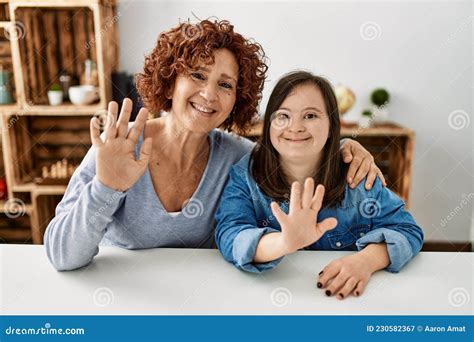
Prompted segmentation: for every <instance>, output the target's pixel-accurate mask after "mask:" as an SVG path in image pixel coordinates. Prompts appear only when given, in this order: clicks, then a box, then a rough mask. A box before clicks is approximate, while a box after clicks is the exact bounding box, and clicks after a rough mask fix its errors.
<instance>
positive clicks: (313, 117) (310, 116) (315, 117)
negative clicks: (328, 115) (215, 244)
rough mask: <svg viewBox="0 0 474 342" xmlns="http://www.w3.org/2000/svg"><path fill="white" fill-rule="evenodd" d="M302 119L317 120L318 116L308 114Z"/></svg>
mask: <svg viewBox="0 0 474 342" xmlns="http://www.w3.org/2000/svg"><path fill="white" fill-rule="evenodd" d="M304 118H305V119H308V120H312V119H317V118H318V115H316V114H315V113H308V114H306V115H305V116H304Z"/></svg>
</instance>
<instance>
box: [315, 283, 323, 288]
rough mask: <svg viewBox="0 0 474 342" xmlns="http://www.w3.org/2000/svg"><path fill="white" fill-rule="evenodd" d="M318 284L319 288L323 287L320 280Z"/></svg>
mask: <svg viewBox="0 0 474 342" xmlns="http://www.w3.org/2000/svg"><path fill="white" fill-rule="evenodd" d="M316 286H317V287H318V289H320V288H321V287H323V284H321V283H320V282H319V281H318V283H317V284H316Z"/></svg>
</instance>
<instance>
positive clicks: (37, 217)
mask: <svg viewBox="0 0 474 342" xmlns="http://www.w3.org/2000/svg"><path fill="white" fill-rule="evenodd" d="M116 15H117V9H116V1H115V0H68V1H65V0H10V1H8V0H0V34H1V33H2V31H1V30H2V29H3V30H8V28H10V27H12V26H11V25H14V23H15V22H21V23H22V34H23V33H24V36H22V39H11V41H10V45H7V44H4V45H5V46H4V47H2V48H3V50H2V51H3V54H2V57H3V58H6V59H8V62H9V63H10V64H9V68H8V69H7V70H10V71H11V72H12V77H11V84H12V97H13V99H14V101H15V102H14V103H11V104H6V105H0V114H1V115H0V119H1V120H0V129H1V131H2V132H3V134H2V135H1V149H0V155H2V156H3V159H2V160H0V171H4V174H5V179H6V183H7V190H8V198H10V199H12V198H17V199H19V200H22V201H23V202H24V203H27V204H26V205H25V212H26V214H28V215H27V217H25V215H23V216H21V217H18V218H12V217H9V216H12V215H7V213H6V210H5V208H4V206H5V203H6V201H3V202H0V243H5V242H6V243H8V242H14V241H15V242H19V243H24V242H27V243H31V242H33V243H37V244H39V243H42V241H43V233H44V230H45V228H46V226H47V224H48V223H49V220H50V219H51V218H52V217H53V216H54V209H55V207H56V205H57V203H58V202H59V201H60V200H61V198H62V196H63V194H64V192H65V191H66V188H67V186H66V185H40V184H35V183H33V179H34V177H37V176H39V175H40V174H41V170H42V167H44V166H46V167H49V166H51V165H53V163H55V162H57V161H60V160H62V159H63V158H67V159H68V161H69V162H71V164H72V165H77V164H78V163H79V162H80V161H81V160H82V159H83V158H84V155H85V154H86V152H87V150H88V149H89V148H90V145H91V142H90V133H89V124H90V122H89V121H90V117H91V116H93V115H96V114H98V113H102V112H103V111H106V110H107V103H108V102H109V101H110V100H111V98H112V83H111V78H112V77H111V75H112V73H113V72H114V71H116V70H117V69H118V46H117V41H118V39H117V28H116V21H115V20H113V21H110V19H111V18H115V16H116ZM106 23H107V30H104V29H103V28H104V27H105V26H106ZM112 24H113V25H112ZM54 28H57V29H56V30H55V29H54ZM3 33H4V39H3V41H5V42H7V43H8V40H5V38H8V35H6V34H5V32H3ZM86 43H90V46H88V48H85V46H86V45H85V44H86ZM0 52H1V51H0ZM86 59H90V60H93V61H94V62H95V63H96V66H97V74H98V91H99V102H97V103H93V104H91V105H82V106H78V105H73V104H72V103H70V102H67V103H63V104H62V105H60V106H49V105H48V103H49V102H48V98H47V89H49V88H50V87H51V84H53V83H58V80H59V75H60V74H61V73H62V72H66V73H67V74H69V75H70V76H71V77H72V78H77V79H80V78H81V76H82V75H83V71H84V63H85V60H86ZM5 65H6V64H5ZM2 161H3V163H2ZM2 165H3V170H2Z"/></svg>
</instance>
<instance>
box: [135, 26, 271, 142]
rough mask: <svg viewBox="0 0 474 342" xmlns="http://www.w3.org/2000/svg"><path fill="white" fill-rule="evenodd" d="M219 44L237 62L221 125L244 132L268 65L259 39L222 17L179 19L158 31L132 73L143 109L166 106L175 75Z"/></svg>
mask: <svg viewBox="0 0 474 342" xmlns="http://www.w3.org/2000/svg"><path fill="white" fill-rule="evenodd" d="M221 48H225V49H228V50H230V51H231V52H232V53H233V54H234V56H235V58H236V60H237V63H238V64H239V79H238V84H237V94H236V101H235V105H234V109H233V111H232V114H231V115H230V116H229V117H228V118H227V119H226V120H225V121H224V123H223V124H222V126H221V128H223V129H226V130H228V131H235V132H236V133H239V134H243V133H245V132H246V130H247V129H248V128H249V126H250V124H251V121H252V119H253V118H254V117H255V116H256V114H257V112H258V103H259V102H260V99H261V97H262V90H263V83H264V81H265V77H266V75H265V74H266V72H267V69H268V67H267V65H266V64H265V60H266V57H265V53H264V51H263V49H262V47H261V46H260V44H258V43H256V42H253V41H251V40H249V39H246V38H244V37H243V36H242V35H240V34H239V33H237V32H234V26H233V25H231V24H230V23H229V22H228V21H225V20H222V21H218V20H215V21H210V20H202V21H200V22H199V23H197V24H191V23H182V24H180V25H178V26H176V27H175V28H172V29H170V30H169V31H165V32H162V33H161V34H160V35H159V37H158V41H157V43H156V46H155V48H154V49H153V51H152V52H151V53H150V54H149V55H148V56H146V57H145V65H144V67H143V72H142V73H139V74H138V75H137V77H136V84H137V90H138V93H139V95H140V97H141V99H142V101H143V103H144V105H145V106H146V107H147V109H148V110H149V111H150V112H151V113H154V114H158V113H159V112H160V111H161V110H164V111H167V110H169V109H171V103H172V102H171V101H172V100H171V99H170V98H169V94H170V93H171V90H172V88H173V86H174V83H175V81H176V77H177V75H178V74H184V73H187V72H190V71H191V70H193V69H195V68H196V67H198V66H199V65H200V64H212V63H214V51H215V50H217V49H221Z"/></svg>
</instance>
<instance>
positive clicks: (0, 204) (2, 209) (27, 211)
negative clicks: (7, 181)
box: [0, 200, 33, 215]
mask: <svg viewBox="0 0 474 342" xmlns="http://www.w3.org/2000/svg"><path fill="white" fill-rule="evenodd" d="M6 203H7V201H4V200H2V201H0V213H6V212H7V209H6V208H5V204H6ZM32 211H33V206H32V205H31V204H25V214H28V215H29V214H31V212H32Z"/></svg>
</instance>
